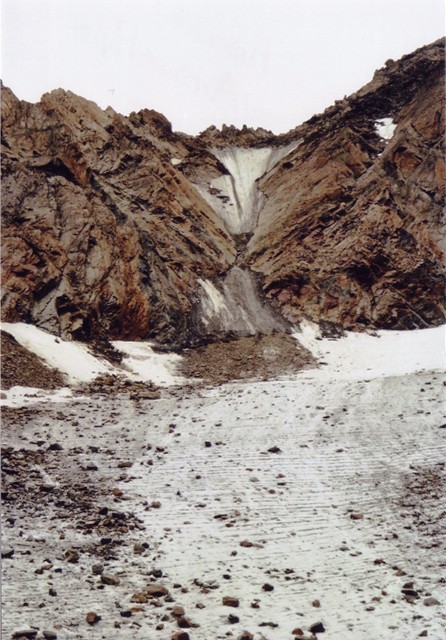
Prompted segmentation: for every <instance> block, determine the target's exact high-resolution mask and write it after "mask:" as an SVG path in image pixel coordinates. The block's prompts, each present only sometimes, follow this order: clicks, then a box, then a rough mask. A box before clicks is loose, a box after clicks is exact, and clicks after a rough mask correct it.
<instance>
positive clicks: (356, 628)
mask: <svg viewBox="0 0 446 640" xmlns="http://www.w3.org/2000/svg"><path fill="white" fill-rule="evenodd" d="M392 333H394V334H395V335H394V337H395V339H392ZM299 339H300V340H301V341H303V342H305V343H306V344H308V346H310V347H314V346H315V345H317V349H318V355H319V356H320V357H324V358H325V360H326V362H327V366H325V367H322V368H321V369H318V370H315V371H304V372H302V373H301V374H299V375H297V376H295V377H294V378H293V379H286V380H281V381H277V382H273V381H270V382H263V383H260V382H258V383H248V384H230V385H226V386H222V387H218V388H214V389H211V388H210V389H203V390H201V391H198V392H196V393H193V394H184V393H181V392H172V395H171V396H170V397H165V398H163V399H160V400H157V401H142V402H140V403H135V402H133V401H131V400H125V399H123V398H122V399H120V400H119V401H118V400H117V399H115V398H111V397H109V398H102V399H101V398H78V399H76V400H73V402H71V403H68V404H67V405H62V406H61V405H58V406H57V408H54V407H51V405H50V406H48V405H47V411H45V410H44V409H45V405H43V404H42V406H41V410H40V411H39V412H37V413H36V414H34V415H32V416H31V415H30V416H29V417H28V418H27V420H25V421H23V422H22V423H21V424H19V425H17V424H11V425H9V426H8V425H6V426H5V427H4V429H3V434H2V437H3V442H4V444H5V445H6V446H13V447H14V448H16V449H19V448H22V447H24V446H25V447H27V448H34V447H35V446H36V445H35V441H36V440H39V439H42V440H44V441H45V442H46V443H48V442H54V441H57V442H59V443H60V444H61V445H62V446H63V450H61V451H59V452H55V453H54V455H53V456H52V457H50V458H49V460H50V463H51V465H52V466H51V469H50V472H51V475H52V478H53V481H54V482H55V483H59V484H63V483H65V484H68V483H70V482H73V481H77V482H83V483H86V484H87V485H88V484H89V483H92V486H95V487H97V488H98V489H99V488H100V489H101V491H102V498H101V499H100V501H99V503H98V504H97V505H96V506H95V507H94V509H93V511H92V515H93V516H94V517H97V516H95V515H94V514H96V513H97V510H98V509H99V508H100V507H104V506H107V507H109V508H110V509H111V510H113V509H116V510H121V511H124V510H125V511H127V512H132V513H134V514H135V515H137V516H138V517H139V518H140V519H141V521H142V525H143V526H144V529H141V530H140V531H136V532H133V533H132V532H129V533H127V534H126V535H123V536H121V537H120V540H121V541H122V542H121V544H120V545H116V546H115V547H114V549H113V554H111V555H110V556H108V557H107V558H106V559H105V560H103V562H104V564H105V566H106V569H105V571H106V573H112V574H115V575H119V577H120V584H119V585H117V586H112V587H109V586H106V587H105V588H103V589H98V588H97V586H98V584H99V582H100V581H99V578H98V577H97V576H94V575H92V573H91V566H92V564H93V563H94V562H95V561H97V560H95V558H94V555H91V554H92V553H93V552H92V540H91V536H87V535H85V533H84V532H83V531H82V530H78V529H77V528H76V527H75V526H74V527H72V528H70V527H65V528H64V539H63V540H62V539H61V538H60V535H59V534H60V530H61V527H62V526H63V524H64V523H63V522H61V521H60V520H59V521H58V520H57V519H56V520H54V513H53V511H52V509H51V507H50V506H49V507H48V508H45V509H43V508H40V509H39V505H36V506H35V513H33V514H32V515H26V514H23V513H21V512H20V505H17V506H15V505H14V504H13V505H11V508H12V509H13V512H12V514H11V515H16V516H17V517H19V516H20V519H19V520H17V525H16V526H12V525H10V524H9V521H5V522H6V524H5V526H4V529H3V536H4V544H5V546H8V545H10V546H13V547H14V548H15V556H14V559H13V560H5V562H4V563H3V564H4V581H3V596H4V600H5V603H6V610H5V614H4V617H3V630H4V634H5V635H4V637H5V638H9V637H11V630H12V629H14V628H15V627H17V626H23V625H29V624H33V625H37V626H40V628H41V629H42V628H43V629H44V628H48V627H49V626H51V625H53V624H54V622H55V621H56V620H57V623H58V625H59V627H58V637H59V638H61V639H68V638H73V639H74V638H88V637H92V638H93V637H94V638H114V639H118V640H119V639H122V640H126V639H130V638H132V639H138V638H140V639H141V640H147V639H148V638H153V639H154V640H169V639H170V638H171V637H172V634H173V633H174V632H175V631H177V630H178V627H177V625H176V622H175V620H174V619H173V617H172V616H171V615H170V608H171V607H172V604H173V603H171V604H169V603H167V602H164V601H161V602H160V603H159V604H160V605H161V606H159V607H157V606H152V604H150V603H148V604H145V605H141V606H137V607H136V608H135V605H134V603H133V604H132V602H131V597H132V594H133V593H134V592H135V591H140V590H141V589H144V588H145V587H146V586H147V584H148V583H149V582H150V572H151V571H152V570H161V571H162V577H160V578H158V580H157V582H161V583H162V584H164V585H165V586H166V587H167V588H169V590H170V592H171V593H172V597H173V599H174V602H175V603H176V604H178V605H181V606H183V607H184V608H185V610H186V613H187V615H188V617H190V618H191V619H192V620H193V622H194V623H197V624H198V625H200V626H199V627H197V628H194V629H192V630H191V633H190V635H191V638H193V639H194V640H210V639H211V638H225V637H226V635H227V632H228V631H231V632H232V634H233V636H234V637H239V636H240V635H241V633H242V631H243V629H248V630H249V631H251V632H252V633H253V634H254V638H255V640H261V639H262V638H267V639H268V640H284V639H285V638H290V637H291V632H292V630H293V629H295V628H302V629H303V630H304V632H305V633H306V635H310V634H309V632H308V630H309V627H310V626H311V625H312V624H313V623H315V622H317V621H322V623H323V624H324V627H325V629H326V633H325V634H324V635H326V636H327V638H330V640H371V639H372V638H373V639H374V638H380V639H383V640H384V639H385V640H401V639H402V638H416V637H418V636H419V635H420V634H421V633H422V632H424V631H427V632H428V637H429V639H430V640H444V630H445V625H446V615H445V609H444V606H443V607H442V606H441V605H436V606H432V607H430V606H426V605H425V604H424V599H425V597H426V596H427V595H428V594H431V595H432V597H433V598H435V599H437V600H438V601H439V602H440V603H442V605H444V603H445V602H446V585H445V581H444V569H445V566H444V557H445V551H446V548H445V546H446V545H445V542H446V538H445V532H446V522H445V517H446V502H445V492H444V486H445V481H446V480H445V456H446V440H445V436H446V430H445V429H444V424H445V422H446V420H445V415H444V399H445V387H444V374H443V373H442V371H440V370H436V371H435V370H433V371H426V370H422V369H423V368H424V367H425V366H426V364H428V365H429V364H430V362H432V358H433V359H434V360H435V359H436V358H437V356H436V352H437V351H441V350H442V349H443V351H442V353H443V354H444V347H443V346H442V345H443V343H442V340H443V339H444V330H443V329H441V328H440V329H434V330H427V331H426V332H423V331H419V332H385V335H384V333H383V335H382V336H381V337H373V336H366V335H364V336H360V337H359V338H357V337H356V336H355V337H354V339H353V338H350V337H347V338H345V339H341V340H339V341H330V340H321V339H320V337H318V336H317V335H316V334H315V332H314V331H313V330H312V328H311V327H309V328H308V327H307V328H306V329H304V330H303V331H302V333H301V334H300V336H299ZM429 341H430V342H429ZM429 344H430V347H428V345H429ZM343 345H344V346H343ZM344 347H345V348H344ZM377 352H380V354H381V356H380V358H377V356H376V353H377ZM429 353H430V354H431V356H432V357H431V356H429ZM386 354H387V355H386ZM426 355H428V356H429V357H426ZM345 358H347V361H348V362H350V360H351V359H352V358H355V362H356V363H357V367H358V368H357V370H356V371H355V373H354V376H353V378H352V376H351V373H350V371H349V369H348V367H349V366H350V365H348V366H347V368H346V367H345V365H344V368H342V362H344V363H345ZM438 359H439V360H441V358H438ZM395 360H397V361H398V362H397V363H396V365H395ZM443 362H444V355H443ZM361 363H362V371H360V366H361ZM404 363H405V365H404V366H403V364H404ZM378 367H380V369H378ZM385 367H387V368H388V370H387V372H386V370H385ZM319 371H324V372H325V373H324V375H323V376H321V375H319V374H318V372H319ZM397 371H398V373H397ZM206 443H207V444H206ZM93 451H95V453H92V452H93ZM46 455H47V457H48V456H49V453H47V454H46ZM45 460H46V457H44V458H43V462H45ZM92 461H94V463H95V465H96V467H97V469H96V470H95V471H85V469H86V468H88V467H89V465H91V462H92ZM125 461H130V462H131V467H130V468H127V469H126V470H125V471H126V473H122V468H120V465H121V463H122V462H125ZM127 472H128V473H127ZM29 481H30V482H31V481H32V478H29ZM112 489H118V490H121V491H122V492H123V495H124V497H123V498H122V501H121V502H120V503H118V504H116V503H114V502H113V494H112ZM117 499H118V498H115V500H117ZM153 501H156V502H157V505H158V508H157V509H154V508H148V507H147V505H151V504H152V503H153ZM15 508H17V514H15V512H14V509H15ZM352 516H353V517H352ZM67 517H71V516H70V514H68V516H67ZM65 522H66V521H65ZM19 530H21V531H23V532H24V534H23V535H18V531H19ZM28 536H30V538H28ZM42 540H44V542H42ZM245 541H247V543H249V544H246V543H245ZM135 542H147V543H148V544H149V549H148V550H147V551H146V552H145V554H144V555H136V554H134V553H133V551H132V547H133V544H134V543H135ZM242 542H244V544H243V545H241V543H242ZM250 544H251V545H252V546H249V545H250ZM70 548H76V549H77V550H78V552H79V556H80V558H79V562H78V563H77V564H70V563H67V562H66V561H64V553H65V552H66V550H67V549H70ZM30 552H32V556H30V555H29V553H30ZM48 559H49V560H50V561H51V562H52V563H53V564H54V569H55V570H57V569H58V568H61V569H63V571H62V572H61V573H59V572H57V571H55V570H53V571H52V572H50V573H49V572H44V573H43V574H42V575H38V574H37V572H35V569H36V567H39V566H40V565H41V564H42V563H44V562H47V560H48ZM407 582H413V583H414V589H415V590H416V591H417V592H418V593H420V594H421V597H420V598H419V599H416V600H415V601H414V602H413V603H410V602H408V601H407V600H406V598H405V597H404V595H403V594H402V589H403V588H404V584H406V583H407ZM175 584H176V585H177V587H175V586H174V585H175ZM265 584H269V585H271V586H272V587H273V590H270V591H265V590H264V589H263V585H265ZM18 585H19V588H18ZM178 585H181V588H180V587H178ZM203 585H205V586H204V587H203ZM206 585H207V586H206ZM49 586H50V587H51V588H53V589H55V590H56V591H57V594H58V597H57V598H49V600H50V602H51V606H42V607H41V606H39V603H42V602H48V588H49ZM224 596H233V597H236V598H238V599H239V601H240V606H239V607H238V608H237V609H236V610H231V609H228V607H224V606H223V605H222V598H223V597H224ZM315 600H318V601H319V603H320V606H319V607H317V608H315V607H314V606H313V602H314V601H315ZM23 602H27V603H28V605H29V606H28V607H23V606H22V605H23ZM117 603H118V604H117ZM197 604H199V605H200V606H201V607H202V608H199V607H197ZM253 604H254V605H255V607H253V606H252V605H253ZM132 607H133V608H134V611H133V613H132V615H131V616H130V617H120V615H119V611H120V610H130V609H131V608H132ZM91 610H93V611H96V612H97V613H98V615H100V616H101V617H102V620H101V622H100V623H99V624H98V625H97V627H95V628H94V629H93V630H92V629H91V628H90V627H89V626H88V625H87V623H86V621H85V614H86V612H87V611H91ZM231 613H235V614H236V615H237V617H238V618H240V622H233V624H230V622H229V620H228V614H231ZM115 623H118V626H115ZM160 624H161V625H163V627H162V629H161V628H159V626H158V625H160ZM265 624H266V626H261V625H265ZM274 625H277V626H274ZM157 629H159V630H157Z"/></svg>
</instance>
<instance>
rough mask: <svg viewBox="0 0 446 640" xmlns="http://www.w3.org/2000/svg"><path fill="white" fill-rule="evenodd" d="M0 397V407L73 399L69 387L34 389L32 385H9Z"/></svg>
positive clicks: (24, 405)
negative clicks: (48, 389) (9, 387)
mask: <svg viewBox="0 0 446 640" xmlns="http://www.w3.org/2000/svg"><path fill="white" fill-rule="evenodd" d="M1 393H2V395H1V399H0V406H1V407H14V408H18V407H27V406H30V405H33V404H36V403H37V402H45V401H49V402H68V401H69V400H72V399H73V394H72V393H71V389H68V388H62V389H55V390H54V391H46V390H44V389H36V388H34V387H19V386H17V387H11V389H7V390H3V391H2V392H1Z"/></svg>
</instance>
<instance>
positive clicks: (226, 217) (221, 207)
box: [196, 142, 297, 235]
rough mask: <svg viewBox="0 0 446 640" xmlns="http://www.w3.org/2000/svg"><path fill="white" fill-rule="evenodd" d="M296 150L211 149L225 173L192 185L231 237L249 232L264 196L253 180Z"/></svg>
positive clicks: (252, 227)
mask: <svg viewBox="0 0 446 640" xmlns="http://www.w3.org/2000/svg"><path fill="white" fill-rule="evenodd" d="M296 147H297V143H296V142H293V143H291V144H289V145H288V146H286V147H274V148H271V147H263V148H244V147H230V148H227V149H216V148H213V149H211V150H210V151H211V153H212V154H213V155H214V156H215V157H216V158H217V159H218V160H220V162H221V163H222V164H223V165H224V167H225V168H226V169H227V170H228V172H229V173H228V174H225V175H222V176H219V177H218V178H215V179H214V180H211V181H210V182H209V183H208V184H206V185H204V184H201V185H200V184H198V185H196V188H197V190H198V191H199V193H200V195H201V196H202V197H203V198H204V199H205V200H206V201H207V202H208V204H210V206H211V207H212V208H213V209H214V210H215V211H216V212H217V213H218V214H219V215H220V216H221V218H222V219H223V222H224V223H225V225H226V227H227V229H228V231H229V232H230V233H233V234H234V235H237V234H241V233H249V232H250V231H252V230H253V229H254V227H255V225H256V223H257V219H258V215H259V213H260V211H261V209H262V207H263V205H264V202H265V197H264V195H263V194H262V193H261V191H260V190H259V189H258V186H257V181H258V179H259V178H261V177H262V176H263V175H264V174H265V173H267V172H269V171H271V169H272V168H273V167H274V166H275V165H276V164H277V163H278V162H279V161H280V160H281V159H282V158H284V157H285V156H286V155H288V154H289V153H291V151H293V150H294V149H295V148H296Z"/></svg>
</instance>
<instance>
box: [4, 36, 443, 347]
mask: <svg viewBox="0 0 446 640" xmlns="http://www.w3.org/2000/svg"><path fill="white" fill-rule="evenodd" d="M443 78H444V41H439V42H436V43H434V44H433V45H430V46H427V47H424V48H423V49H420V50H418V51H416V52H414V53H413V54H410V55H408V56H405V57H404V58H402V59H401V60H400V61H398V62H393V61H389V62H388V63H386V66H385V67H384V68H383V69H381V70H379V71H378V72H377V73H376V74H375V77H374V78H373V80H372V81H371V82H370V83H369V84H368V85H367V86H366V87H364V88H363V89H361V90H360V91H359V92H358V93H356V94H354V95H353V96H350V97H349V98H346V99H344V100H343V101H340V102H338V103H336V104H335V105H334V106H332V107H330V108H329V109H327V110H326V111H325V113H323V114H321V115H318V116H314V117H313V118H312V119H311V120H309V121H308V122H306V123H304V124H303V125H300V126H299V127H297V128H296V129H294V130H293V131H291V132H289V133H287V134H284V135H281V136H274V135H273V134H272V133H271V132H267V131H265V130H263V129H257V130H253V129H248V128H247V127H244V128H243V129H242V130H237V129H235V128H234V127H224V128H223V129H222V130H221V131H219V130H218V129H216V128H215V127H210V128H209V129H208V130H206V131H205V132H203V133H202V134H200V136H197V137H195V138H193V137H191V136H187V135H185V134H179V133H174V132H172V129H171V126H170V123H169V122H168V121H167V120H166V119H165V118H164V116H162V115H161V114H158V113H156V112H155V111H150V110H143V111H141V112H139V113H132V114H131V115H130V116H128V117H124V116H122V115H120V114H118V113H116V112H114V111H113V110H112V109H111V108H108V109H106V110H105V111H103V110H101V109H99V107H97V106H96V105H95V104H94V103H92V102H89V101H87V100H84V99H83V98H80V97H77V96H75V95H74V94H72V93H70V92H67V91H63V90H61V89H58V90H56V91H53V92H51V93H49V94H45V95H44V96H43V97H42V99H41V101H40V102H39V103H38V104H29V103H26V102H21V101H19V100H18V99H17V98H16V97H15V96H14V95H13V94H12V92H11V91H10V90H9V89H6V88H4V89H3V91H2V105H3V107H2V108H3V118H2V151H3V154H2V166H3V181H2V190H3V213H2V215H3V253H2V262H3V300H2V316H3V318H4V319H5V320H24V321H28V322H33V323H35V324H38V325H39V326H41V327H43V328H46V329H48V330H50V331H52V332H54V333H58V334H61V335H64V336H73V337H76V338H81V339H85V338H90V337H101V336H106V337H109V338H146V337H151V338H154V337H156V338H157V339H158V340H160V341H167V342H183V343H184V342H188V341H190V340H191V339H192V338H193V337H194V336H195V335H197V334H199V335H201V336H205V335H206V334H207V333H209V332H210V333H212V335H213V336H216V335H219V333H220V334H221V333H222V332H224V333H231V326H230V325H231V322H232V320H231V318H233V319H236V321H237V322H236V321H235V320H234V322H233V324H234V325H236V326H237V330H236V331H235V332H236V333H240V334H249V333H256V332H262V327H263V325H262V324H261V321H260V320H259V322H260V324H257V319H259V318H260V319H261V317H262V314H261V313H259V312H258V306H257V303H258V300H257V299H256V298H257V297H262V293H261V292H262V291H263V294H264V297H265V298H266V301H265V305H266V308H267V310H266V311H265V326H267V327H268V328H267V331H275V330H278V328H280V327H283V328H284V327H285V326H286V325H285V324H284V320H283V319H280V318H277V321H275V320H273V319H272V316H273V315H274V314H275V315H276V316H282V317H283V318H284V319H286V320H287V321H290V322H292V323H294V322H296V321H297V320H299V319H300V318H302V317H309V318H311V319H313V320H316V321H321V320H328V321H330V322H334V323H337V324H340V325H341V326H343V327H354V328H358V327H360V326H364V325H367V326H372V327H388V328H411V327H424V326H431V325H435V324H438V323H441V322H442V321H443V319H444V299H443V284H442V275H443V267H442V259H443V254H442V251H441V249H440V244H441V238H442V228H441V224H440V217H441V214H442V208H443V203H444V145H443V142H444V141H443V133H444V94H443ZM240 274H242V275H240ZM243 274H246V282H244V278H243ZM235 276H236V277H235ZM243 282H244V283H243ZM234 283H235V284H234ZM248 285H249V286H248ZM231 286H236V287H238V293H237V291H234V290H232V289H231ZM245 292H249V298H250V299H249V300H248V301H247V302H248V303H249V304H247V305H246V309H245V308H244V298H246V297H247V296H248V293H245ZM266 318H268V320H266ZM209 327H212V330H211V329H210V328H209Z"/></svg>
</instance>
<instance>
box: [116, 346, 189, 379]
mask: <svg viewBox="0 0 446 640" xmlns="http://www.w3.org/2000/svg"><path fill="white" fill-rule="evenodd" d="M112 344H113V346H114V347H115V348H116V349H119V351H122V352H123V353H124V354H125V357H124V358H123V360H122V362H121V367H122V368H123V369H124V370H123V369H118V370H117V373H121V374H122V373H124V374H125V375H127V377H128V378H130V379H131V380H141V381H143V382H153V383H155V384H157V385H159V386H162V387H166V386H170V385H176V384H183V383H184V382H186V379H185V378H182V377H181V376H177V375H175V371H176V368H177V366H178V365H179V363H180V362H181V359H182V358H181V356H179V355H177V354H175V353H156V352H155V351H154V350H153V347H152V346H151V345H150V344H149V343H147V342H127V341H124V340H116V341H114V342H112Z"/></svg>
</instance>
